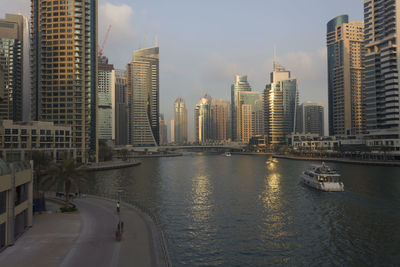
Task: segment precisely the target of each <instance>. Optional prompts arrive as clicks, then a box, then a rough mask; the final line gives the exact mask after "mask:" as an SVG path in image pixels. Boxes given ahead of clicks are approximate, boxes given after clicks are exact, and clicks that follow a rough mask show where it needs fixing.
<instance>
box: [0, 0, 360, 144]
mask: <svg viewBox="0 0 400 267" xmlns="http://www.w3.org/2000/svg"><path fill="white" fill-rule="evenodd" d="M98 1H99V10H98V15H99V17H98V22H99V34H98V36H99V42H100V43H101V42H102V41H103V40H104V36H105V33H106V31H107V28H108V26H109V25H111V31H110V34H109V37H108V39H107V41H106V43H105V48H104V55H106V56H107V57H108V58H109V63H111V64H114V66H115V67H116V68H121V69H123V68H125V66H126V64H127V63H128V62H129V61H130V60H131V58H132V52H133V50H135V49H139V48H144V47H149V46H153V45H154V44H155V38H156V37H157V38H158V44H159V47H160V112H161V113H164V116H165V118H166V120H167V122H168V131H169V127H170V125H169V121H170V120H171V119H173V103H174V101H175V99H176V98H178V97H182V98H183V99H184V100H185V102H186V106H187V109H188V122H189V139H191V140H192V139H193V134H194V130H193V127H194V126H193V120H194V119H193V113H194V107H195V105H196V103H198V102H199V100H200V98H201V97H202V96H203V95H204V94H205V93H209V94H210V95H211V97H212V98H213V99H224V100H230V88H231V84H232V83H233V79H234V75H236V74H241V75H247V76H248V81H249V83H250V85H251V86H252V89H253V91H259V92H262V91H263V89H264V88H265V85H266V84H268V83H269V82H270V81H269V73H270V72H271V71H272V61H273V47H274V45H275V46H276V52H277V61H278V62H279V63H280V64H282V65H283V66H285V67H286V69H288V70H290V71H291V74H292V77H296V78H297V80H298V87H299V94H300V102H304V101H313V102H322V103H324V105H325V118H326V120H325V124H326V125H325V133H326V134H327V66H326V39H325V37H326V36H325V35H326V23H327V22H328V21H329V20H330V19H332V18H334V17H336V16H338V15H342V14H348V15H349V17H350V21H362V19H363V1H361V0H334V1H332V0H301V1H299V0H279V1H276V0H275V1H271V0H241V1H237V0H158V1H155V0H145V1H143V0H142V1H136V0H98ZM0 7H1V9H0V17H4V14H5V13H22V14H24V15H26V16H28V17H29V13H30V1H29V0H0Z"/></svg>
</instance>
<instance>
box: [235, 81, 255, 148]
mask: <svg viewBox="0 0 400 267" xmlns="http://www.w3.org/2000/svg"><path fill="white" fill-rule="evenodd" d="M241 91H251V86H250V84H249V82H248V81H247V76H246V75H242V76H241V75H236V76H235V82H234V83H233V84H232V86H231V105H232V112H231V115H232V140H233V141H238V139H239V136H238V133H237V127H238V126H237V116H238V115H237V109H238V105H239V103H238V99H237V94H238V92H241Z"/></svg>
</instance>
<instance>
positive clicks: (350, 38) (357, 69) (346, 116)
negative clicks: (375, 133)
mask: <svg viewBox="0 0 400 267" xmlns="http://www.w3.org/2000/svg"><path fill="white" fill-rule="evenodd" d="M363 41H364V23H362V22H348V16H347V15H342V16H338V17H336V18H334V19H332V20H331V21H329V22H328V24H327V46H328V100H329V135H350V134H361V133H363V132H364V127H365V126H364V116H363V115H364V114H363V113H364V106H363V105H364V103H363V102H364V101H363V84H362V82H363V79H362V75H363V66H362V55H363V51H364V48H363Z"/></svg>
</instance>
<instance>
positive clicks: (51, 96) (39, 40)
mask: <svg viewBox="0 0 400 267" xmlns="http://www.w3.org/2000/svg"><path fill="white" fill-rule="evenodd" d="M31 6H32V13H31V15H32V16H31V31H32V35H31V38H32V42H31V44H32V47H31V51H32V53H31V54H32V64H31V67H32V75H33V77H32V119H33V120H41V121H52V122H54V124H56V125H58V124H62V125H70V126H71V127H72V134H73V137H72V139H73V146H74V147H75V148H76V149H77V153H76V156H77V160H79V161H83V162H85V161H87V159H88V158H89V155H91V156H92V157H96V158H97V142H98V141H97V0H85V1H82V0H69V1H44V0H32V5H31Z"/></svg>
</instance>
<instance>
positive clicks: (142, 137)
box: [127, 46, 160, 146]
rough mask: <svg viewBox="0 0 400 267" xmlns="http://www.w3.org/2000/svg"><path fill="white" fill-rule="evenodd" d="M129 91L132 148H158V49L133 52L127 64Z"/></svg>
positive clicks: (152, 48) (155, 47) (151, 48)
mask: <svg viewBox="0 0 400 267" xmlns="http://www.w3.org/2000/svg"><path fill="white" fill-rule="evenodd" d="M127 68H128V87H130V89H129V90H130V92H131V96H130V97H131V108H130V109H131V111H130V118H129V119H130V121H129V122H130V124H131V133H130V134H131V140H130V141H131V144H132V145H133V146H158V145H159V143H160V130H159V106H160V104H159V102H160V100H159V87H160V86H159V85H160V81H159V48H158V46H154V47H150V48H144V49H139V50H136V51H134V52H133V58H132V62H131V63H129V64H128V66H127Z"/></svg>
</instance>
